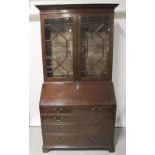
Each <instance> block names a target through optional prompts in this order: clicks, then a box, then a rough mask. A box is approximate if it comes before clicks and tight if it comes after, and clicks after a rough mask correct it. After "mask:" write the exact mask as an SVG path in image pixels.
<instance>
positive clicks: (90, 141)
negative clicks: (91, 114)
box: [43, 132, 113, 148]
mask: <svg viewBox="0 0 155 155" xmlns="http://www.w3.org/2000/svg"><path fill="white" fill-rule="evenodd" d="M43 139H44V145H45V146H53V147H58V148H60V147H62V148H63V147H64V148H65V147H67V146H69V147H79V148H83V147H91V146H92V147H97V146H98V147H101V148H102V147H103V145H112V141H113V140H112V139H113V138H112V135H111V134H110V133H109V132H108V133H106V135H52V134H44V135H43Z"/></svg>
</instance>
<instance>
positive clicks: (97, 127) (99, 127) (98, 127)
mask: <svg viewBox="0 0 155 155" xmlns="http://www.w3.org/2000/svg"><path fill="white" fill-rule="evenodd" d="M92 127H93V128H95V129H101V126H99V125H98V126H97V125H94V126H92Z"/></svg>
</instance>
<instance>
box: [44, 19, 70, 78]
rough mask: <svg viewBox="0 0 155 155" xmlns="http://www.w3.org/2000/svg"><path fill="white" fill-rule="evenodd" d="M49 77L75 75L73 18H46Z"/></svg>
mask: <svg viewBox="0 0 155 155" xmlns="http://www.w3.org/2000/svg"><path fill="white" fill-rule="evenodd" d="M44 25H45V46H46V67H47V68H46V69H47V76H48V77H72V76H73V18H56V19H45V21H44Z"/></svg>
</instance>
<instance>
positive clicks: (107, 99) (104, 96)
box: [40, 81, 116, 107]
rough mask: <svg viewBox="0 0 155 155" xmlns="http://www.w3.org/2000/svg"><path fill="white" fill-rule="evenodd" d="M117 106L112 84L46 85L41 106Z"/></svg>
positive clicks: (73, 83)
mask: <svg viewBox="0 0 155 155" xmlns="http://www.w3.org/2000/svg"><path fill="white" fill-rule="evenodd" d="M77 105H81V106H84V105H109V106H110V105H111V106H112V105H114V106H115V105H116V99H115V94H114V88H113V84H112V83H111V82H95V81H93V82H86V83H84V82H80V84H79V85H76V83H75V82H70V83H65V82H58V83H57V82H51V83H44V84H43V90H42V95H41V101H40V106H47V107H48V106H49V107H50V106H77Z"/></svg>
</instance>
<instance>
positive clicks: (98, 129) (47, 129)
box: [42, 124, 113, 134]
mask: <svg viewBox="0 0 155 155" xmlns="http://www.w3.org/2000/svg"><path fill="white" fill-rule="evenodd" d="M42 129H43V133H86V134H92V133H93V134H98V133H103V132H104V133H107V132H113V127H112V126H108V125H106V126H105V125H100V124H83V125H79V124H78V125H77V124H76V125H61V124H60V125H44V126H43V127H42Z"/></svg>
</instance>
